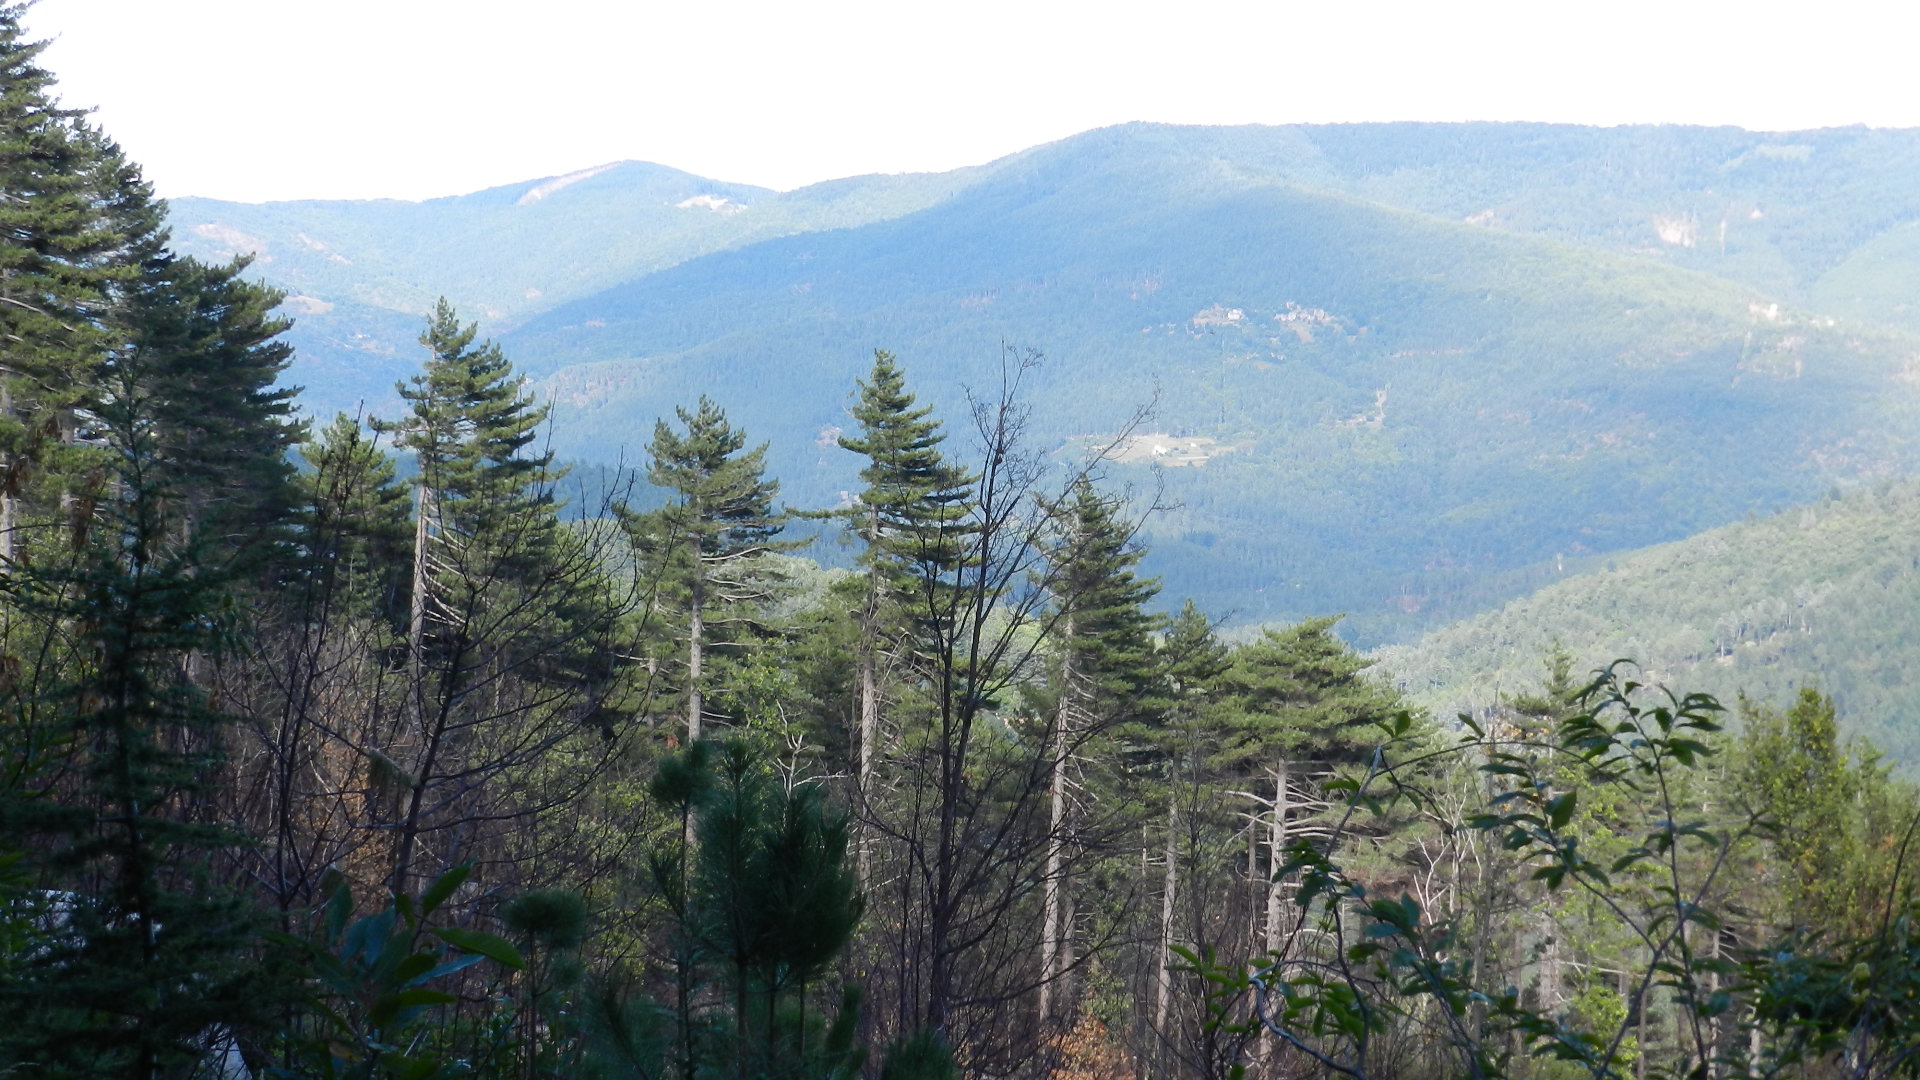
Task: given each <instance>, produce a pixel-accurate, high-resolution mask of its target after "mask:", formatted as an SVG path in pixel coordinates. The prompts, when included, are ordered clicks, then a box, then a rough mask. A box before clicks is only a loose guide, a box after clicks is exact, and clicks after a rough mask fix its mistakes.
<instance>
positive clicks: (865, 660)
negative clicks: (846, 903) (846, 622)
mask: <svg viewBox="0 0 1920 1080" xmlns="http://www.w3.org/2000/svg"><path fill="white" fill-rule="evenodd" d="M879 543H880V512H879V511H878V510H877V509H874V508H873V507H868V508H867V551H868V552H869V553H871V552H873V550H874V548H875V547H876V546H877V545H878V544H879ZM879 622H880V568H879V567H878V566H877V565H876V566H869V567H868V568H867V595H866V603H865V604H864V605H863V607H862V610H861V612H860V672H859V678H860V764H859V770H860V771H859V776H858V778H857V783H856V786H855V788H854V790H855V791H856V792H858V793H859V797H860V800H861V807H862V810H861V814H860V817H859V818H858V819H857V820H856V821H855V825H854V827H855V828H856V829H857V830H858V831H857V832H856V833H855V836H854V873H855V875H856V877H855V880H857V881H858V882H859V883H860V888H861V889H862V890H864V889H866V888H867V882H868V881H869V880H870V875H871V867H872V853H871V852H869V851H868V850H867V849H868V847H869V844H870V838H869V837H868V835H867V826H866V811H865V805H866V800H867V799H868V798H869V795H870V792H871V791H872V786H871V785H872V783H873V752H874V740H876V739H877V738H878V737H879V731H880V685H879V683H880V679H879V672H878V671H877V670H876V668H877V667H878V664H877V663H876V662H875V661H876V655H877V654H878V653H879V651H880V627H879Z"/></svg>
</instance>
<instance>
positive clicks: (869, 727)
mask: <svg viewBox="0 0 1920 1080" xmlns="http://www.w3.org/2000/svg"><path fill="white" fill-rule="evenodd" d="M858 393H859V397H858V400H857V401H856V402H855V404H854V407H853V416H854V419H855V420H857V421H859V423H860V430H859V433H858V434H857V435H854V436H846V435H843V436H841V438H840V446H841V447H842V448H843V449H847V450H851V451H853V452H854V453H856V454H861V455H864V456H865V457H866V459H867V464H866V466H865V467H864V468H862V469H861V470H860V479H861V481H862V482H863V483H864V484H866V487H865V489H863V490H862V491H861V492H860V495H859V497H858V501H857V503H856V504H855V505H854V506H853V507H852V509H851V511H850V513H849V516H850V519H851V521H852V524H853V527H854V529H855V530H856V531H857V533H858V534H859V536H860V539H861V541H862V542H863V544H864V548H863V550H862V551H861V554H860V566H861V569H862V586H863V588H862V590H861V598H860V608H859V639H858V653H857V661H856V662H857V665H858V668H857V671H856V673H855V677H856V679H857V681H858V683H859V686H858V697H859V734H858V743H859V750H858V752H859V765H858V771H857V775H856V783H857V785H858V786H857V790H858V791H859V792H860V793H861V797H862V798H865V797H867V794H868V793H869V792H870V790H871V788H872V784H873V768H874V759H875V753H876V750H877V748H878V746H879V742H880V732H881V715H880V713H881V707H882V687H881V684H882V682H883V678H882V668H883V661H884V660H885V659H886V658H887V657H888V656H890V655H898V653H899V652H900V651H901V650H903V649H904V650H906V651H908V652H911V651H912V648H913V639H914V636H915V635H914V629H915V627H914V621H915V620H916V619H919V618H924V616H925V613H926V612H929V611H934V610H938V609H939V607H940V605H939V604H938V603H924V602H923V603H908V602H905V601H907V600H908V598H909V597H910V596H911V595H912V594H913V593H914V592H915V591H924V590H926V589H933V588H940V587H942V586H941V583H942V582H944V581H945V580H946V578H947V575H948V574H949V573H951V571H952V570H953V569H954V567H955V565H956V564H957V563H958V561H959V559H960V558H961V557H962V552H963V551H964V546H965V545H964V534H965V524H964V522H965V518H966V503H967V499H968V498H969V497H970V495H971V491H972V484H973V478H972V477H971V476H970V475H968V473H967V471H966V470H965V469H963V468H961V467H960V466H958V465H955V464H953V463H952V462H949V461H948V460H946V458H945V457H944V456H943V455H942V453H941V450H940V447H941V444H942V443H943V442H945V440H946V434H945V433H944V432H943V431H941V425H940V422H939V421H938V420H933V419H930V417H931V415H932V412H933V408H932V406H926V405H916V403H915V399H914V395H913V394H911V393H910V392H908V390H907V387H906V376H905V374H904V373H902V372H901V370H900V367H899V365H898V364H897V363H895V361H894V357H893V354H892V353H889V352H886V351H885V350H880V349H876V350H874V354H873V370H872V372H871V373H869V375H868V376H867V378H866V379H865V380H863V381H861V382H860V383H859V390H858ZM868 859H869V853H868V851H867V846H866V844H864V843H862V844H861V845H860V849H859V857H858V865H859V868H860V875H861V879H862V880H863V881H864V880H865V879H866V876H867V873H868Z"/></svg>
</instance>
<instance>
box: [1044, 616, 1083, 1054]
mask: <svg viewBox="0 0 1920 1080" xmlns="http://www.w3.org/2000/svg"><path fill="white" fill-rule="evenodd" d="M1063 630H1064V633H1063V638H1062V640H1064V641H1065V642H1066V643H1067V644H1066V647H1065V649H1064V650H1062V651H1063V652H1064V653H1065V655H1066V660H1065V662H1064V663H1063V665H1062V671H1061V674H1060V705H1059V708H1058V710H1057V711H1056V713H1055V716H1054V723H1053V746H1052V748H1051V753H1052V754H1053V763H1052V776H1051V777H1050V778H1049V780H1048V784H1047V800H1048V816H1047V865H1046V871H1045V874H1044V876H1043V877H1042V879H1041V881H1042V888H1043V889H1044V890H1045V899H1044V900H1043V902H1042V904H1041V918H1040V923H1041V930H1040V1023H1041V1024H1042V1025H1043V1026H1044V1025H1046V1024H1048V1023H1050V1022H1051V1021H1052V1020H1053V1019H1054V1016H1053V1003H1054V998H1055V994H1054V984H1055V983H1057V982H1058V981H1059V979H1060V976H1061V973H1062V972H1063V971H1064V970H1065V967H1066V965H1065V964H1064V963H1063V962H1062V960H1061V953H1062V950H1061V939H1062V938H1064V937H1066V933H1065V928H1063V927H1062V926H1061V921H1062V920H1061V914H1062V908H1063V900H1064V892H1065V884H1066V883H1065V880H1064V875H1065V872H1066V845H1067V837H1066V829H1067V824H1066V823H1067V747H1068V738H1067V729H1068V727H1069V724H1070V722H1071V717H1072V715H1073V699H1074V694H1075V691H1074V670H1073V620H1071V619H1068V620H1066V621H1065V624H1064V627H1063Z"/></svg>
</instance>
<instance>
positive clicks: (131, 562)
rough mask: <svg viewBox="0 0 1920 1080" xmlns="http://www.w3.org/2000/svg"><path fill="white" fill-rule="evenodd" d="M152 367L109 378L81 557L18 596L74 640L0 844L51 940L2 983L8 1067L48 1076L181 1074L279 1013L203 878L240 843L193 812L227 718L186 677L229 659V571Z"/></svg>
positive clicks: (24, 583)
mask: <svg viewBox="0 0 1920 1080" xmlns="http://www.w3.org/2000/svg"><path fill="white" fill-rule="evenodd" d="M142 359H143V358H142V356H141V355H140V354H139V353H138V352H137V351H136V352H134V353H133V354H132V355H131V356H130V357H127V358H121V359H119V360H116V361H114V362H113V363H111V364H109V365H108V366H107V367H106V368H105V374H106V380H105V386H106V390H107V393H106V394H105V395H104V397H103V401H102V404H101V405H100V407H99V412H98V413H97V414H96V415H97V417H98V421H99V424H100V428H99V429H98V430H99V433H100V437H101V438H102V439H103V441H104V442H105V443H106V444H107V448H108V449H109V450H110V451H111V460H113V461H114V462H115V468H114V470H113V472H112V473H111V474H110V475H107V476H102V477H99V478H98V479H97V480H96V481H95V486H94V487H93V488H92V489H91V490H83V491H81V492H80V493H79V495H80V498H79V499H78V500H77V501H78V504H79V505H80V506H81V507H83V508H84V513H85V517H86V528H85V529H84V530H82V531H81V533H80V534H79V535H80V537H81V541H80V542H81V546H80V548H79V549H78V550H77V551H74V552H73V553H72V554H71V555H70V556H68V557H67V558H65V559H62V560H54V559H51V558H48V559H43V560H40V561H39V562H38V563H36V564H35V565H34V566H32V567H30V568H25V569H23V570H22V572H20V573H17V574H15V575H13V576H11V577H9V578H7V579H6V591H7V599H8V600H9V601H10V602H11V603H12V604H13V605H14V608H15V611H16V612H17V614H18V615H19V616H20V618H21V619H22V620H23V621H28V622H31V623H33V624H36V625H40V626H44V627H46V628H48V630H49V632H50V633H51V634H58V635H61V636H66V635H71V636H72V637H73V638H76V639H77V640H78V641H79V642H80V643H81V648H80V650H79V657H78V658H76V661H75V662H72V663H70V664H68V665H65V666H64V667H63V669H62V670H61V671H60V672H58V673H57V674H56V675H55V676H54V677H53V678H51V679H50V680H48V681H47V682H46V683H44V684H42V688H41V691H40V693H39V694H37V695H35V696H34V697H32V698H29V699H28V700H25V701H22V702H20V704H21V705H23V706H26V707H27V708H28V709H31V710H33V711H36V712H38V713H39V714H40V716H41V717H42V718H43V719H42V724H41V726H40V728H39V731H40V733H41V734H42V736H43V737H46V738H48V739H49V740H50V741H51V744H52V746H54V747H57V753H59V754H60V755H61V758H62V764H61V767H60V769H59V771H58V773H57V774H56V775H55V777H54V779H53V780H52V781H51V783H50V784H49V785H48V786H47V787H46V788H45V789H42V790H19V789H15V790H14V791H11V792H9V793H8V795H9V797H8V798H7V799H5V800H0V832H4V834H5V839H6V841H7V842H9V844H10V845H11V846H16V847H19V848H24V849H26V850H30V851H32V852H33V853H34V863H35V865H36V866H37V868H38V869H39V871H40V873H41V875H42V876H41V880H40V885H41V888H42V890H44V891H41V892H39V893H37V894H35V895H36V896H37V897H39V898H40V901H41V903H43V904H44V911H45V913H46V914H45V919H44V921H43V925H46V926H49V927H57V929H55V930H52V931H51V932H50V933H49V934H48V935H47V936H46V937H45V938H44V939H43V940H42V941H41V942H40V943H39V947H38V948H37V949H36V950H34V952H33V953H32V954H31V956H30V957H29V958H28V959H27V960H26V962H25V963H24V964H23V965H21V967H20V968H18V969H17V970H16V971H14V972H11V973H10V974H12V975H14V976H15V977H14V978H11V979H8V980H5V981H4V983H3V984H0V998H4V1000H5V1004H6V1009H5V1012H6V1015H8V1016H9V1018H10V1019H11V1020H13V1021H14V1023H12V1024H10V1025H8V1028H7V1030H6V1031H5V1032H4V1033H0V1052H3V1053H4V1054H5V1056H6V1057H7V1058H8V1059H9V1060H10V1061H11V1062H19V1063H26V1062H32V1063H34V1065H35V1066H36V1068H37V1071H39V1072H41V1073H43V1074H45V1075H56V1076H58V1075H121V1076H128V1077H141V1078H150V1077H155V1076H158V1075H161V1074H162V1073H163V1072H166V1071H171V1070H177V1069H179V1068H181V1067H182V1066H184V1065H186V1064H189V1063H190V1062H192V1061H193V1060H194V1059H195V1058H196V1057H197V1056H198V1055H199V1053H200V1047H199V1046H198V1045H197V1043H198V1042H199V1040H201V1039H202V1038H203V1036H204V1033H205V1032H206V1031H207V1030H208V1029H209V1027H210V1026H211V1025H215V1024H225V1025H236V1024H239V1023H242V1022H243V1021H245V1020H246V1019H247V1018H248V1017H249V1016H250V1015H252V1014H254V1012H255V1010H257V1009H259V1008H260V1007H262V1006H263V1005H264V1004H266V1003H267V1002H268V1001H269V1000H270V997H271V995H270V994H268V993H266V990H268V989H269V987H268V986H267V984H265V983H264V982H263V976H262V974H261V972H260V971H259V970H258V969H257V967H256V965H254V964H252V963H251V962H250V961H249V958H248V957H247V955H246V953H247V949H248V947H249V944H250V942H251V934H252V931H253V923H252V919H251V916H250V914H249V908H248V906H247V905H246V904H244V903H243V902H241V901H240V900H239V899H238V898H235V897H232V896H229V895H227V894H224V893H223V892H221V891H220V890H218V889H217V888H214V887H213V886H211V885H210V884H209V882H208V880H207V878H208V875H209V874H210V871H211V862H212V859H213V857H214V856H215V855H216V853H219V852H221V851H223V850H225V849H228V848H231V847H233V846H236V845H237V844H239V843H240V842H241V838H240V837H239V836H237V835H236V834H234V833H233V832H232V831H231V830H229V829H228V828H226V827H224V826H221V825H218V824H214V823H209V822H205V821H201V820H197V819H196V814H195V812H194V811H195V808H196V805H197V804H198V802H199V800H200V797H201V796H202V795H203V794H204V793H205V792H206V790H207V788H208V786H209V783H210V781H211V780H212V778H213V777H215V776H216V775H218V764H219V762H220V760H221V758H222V756H223V753H224V750H225V738H224V737H225V732H226V730H227V729H228V728H229V727H230V726H231V720H232V718H231V717H230V716H227V715H225V714H223V713H221V712H219V711H217V710H216V709H214V708H213V707H212V706H211V705H210V704H209V702H208V700H207V695H206V692H205V690H204V689H203V688H202V687H200V686H198V685H195V683H194V682H193V680H192V679H191V678H190V677H189V674H190V669H189V661H190V659H191V658H193V657H195V656H197V655H204V654H207V653H212V652H217V651H219V650H220V649H222V648H223V647H224V646H225V644H226V643H227V638H228V635H229V633H230V631H231V630H232V628H233V619H232V615H233V610H234V609H233V606H232V604H231V603H230V595H231V593H230V588H231V585H232V580H233V579H232V575H231V573H230V572H227V568H228V567H229V566H230V560H227V559H224V558H217V559H210V558H206V557H205V555H204V553H205V552H206V551H207V550H208V549H209V548H210V547H212V546H213V545H212V544H210V543H209V542H208V539H207V538H206V537H205V536H204V534H203V533H202V531H201V530H200V529H199V528H198V527H196V526H195V524H194V523H193V522H192V521H191V520H190V519H188V518H187V517H186V515H185V513H184V511H185V510H186V508H187V507H188V505H189V502H190V500H189V499H188V498H187V495H188V492H187V489H186V485H188V484H189V483H191V481H192V475H193V472H194V470H193V469H192V468H191V467H187V466H185V465H184V464H183V463H182V462H180V461H178V460H176V459H174V458H172V457H170V452H171V448H170V447H169V446H168V445H167V443H166V441H165V440H164V439H163V438H162V432H163V428H162V426H161V425H160V424H159V423H157V422H156V419H155V418H156V415H157V413H158V412H159V411H160V410H159V408H158V407H157V402H156V399H155V398H154V397H153V396H151V394H150V388H151V387H153V386H155V385H158V384H162V383H164V380H163V379H160V378H158V377H157V376H155V373H153V372H150V371H148V370H146V369H145V368H144V367H143V364H142ZM268 452H269V453H271V448H269V449H268ZM16 692H18V688H16ZM22 749H25V748H22Z"/></svg>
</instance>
